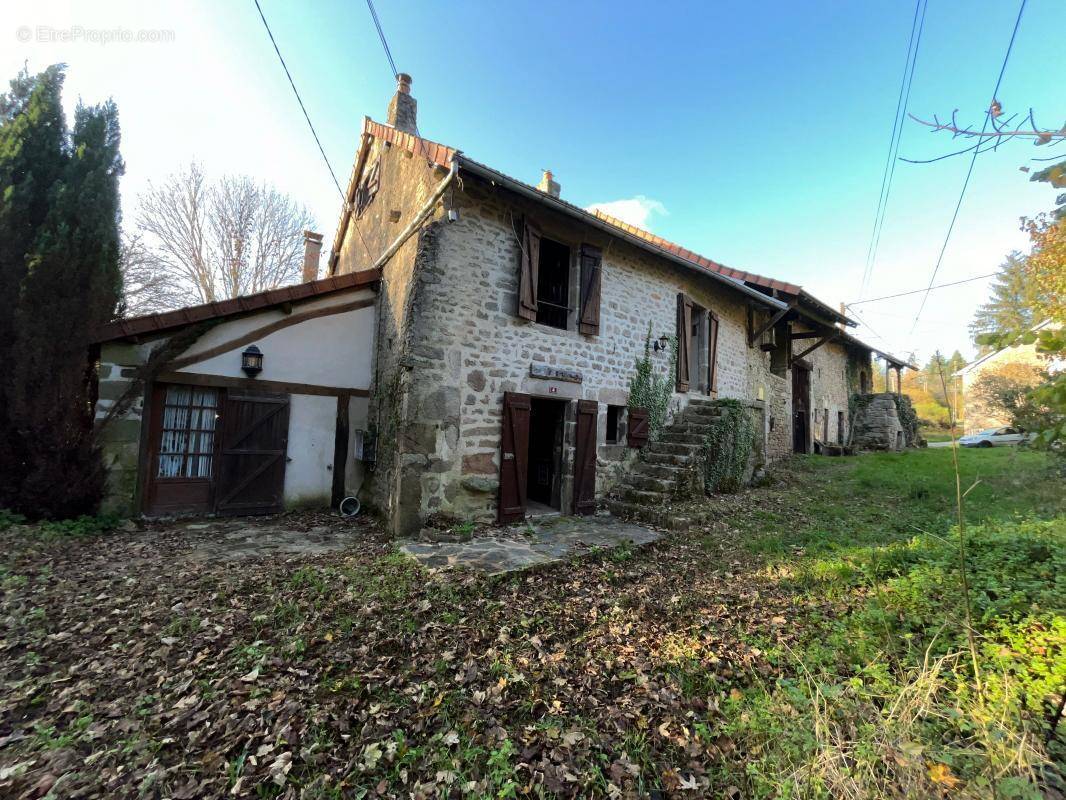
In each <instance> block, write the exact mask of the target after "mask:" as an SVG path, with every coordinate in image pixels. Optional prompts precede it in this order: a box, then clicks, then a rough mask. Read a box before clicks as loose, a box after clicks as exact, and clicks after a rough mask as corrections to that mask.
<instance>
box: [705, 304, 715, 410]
mask: <svg viewBox="0 0 1066 800" xmlns="http://www.w3.org/2000/svg"><path fill="white" fill-rule="evenodd" d="M707 323H708V331H707V364H708V367H707V369H708V370H709V372H708V375H707V394H709V395H711V397H717V396H718V315H717V314H715V313H714V312H713V311H708V312H707Z"/></svg>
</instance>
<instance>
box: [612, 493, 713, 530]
mask: <svg viewBox="0 0 1066 800" xmlns="http://www.w3.org/2000/svg"><path fill="white" fill-rule="evenodd" d="M607 508H608V509H609V510H610V512H611V513H612V514H614V515H615V516H616V517H618V518H620V519H628V520H633V521H635V522H642V523H644V524H645V525H653V526H655V527H657V528H663V529H665V530H668V531H686V530H688V528H689V526H690V525H691V524H692V521H691V520H690V519H689V518H688V517H686V516H684V515H682V514H673V513H671V512H670V511H668V510H666V509H664V508H663V507H662V506H655V507H649V506H642V505H639V504H636V503H627V502H626V501H624V500H608V501H607Z"/></svg>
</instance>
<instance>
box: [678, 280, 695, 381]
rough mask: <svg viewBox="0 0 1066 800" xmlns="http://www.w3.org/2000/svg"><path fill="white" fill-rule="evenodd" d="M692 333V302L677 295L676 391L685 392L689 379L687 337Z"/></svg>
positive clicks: (682, 293)
mask: <svg viewBox="0 0 1066 800" xmlns="http://www.w3.org/2000/svg"><path fill="white" fill-rule="evenodd" d="M691 331H692V300H691V299H689V298H688V296H686V295H685V293H684V292H678V293H677V391H679V392H687V391H688V387H689V383H690V382H691V378H690V376H689V368H688V347H689V337H690V336H691Z"/></svg>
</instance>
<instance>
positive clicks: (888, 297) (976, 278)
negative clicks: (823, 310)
mask: <svg viewBox="0 0 1066 800" xmlns="http://www.w3.org/2000/svg"><path fill="white" fill-rule="evenodd" d="M998 274H999V273H998V272H990V273H988V274H987V275H975V276H974V277H972V278H965V279H964V280H961V281H952V282H951V283H941V284H940V285H938V286H930V287H928V288H926V289H914V290H912V291H909V292H900V293H899V294H886V295H885V296H884V297H871V298H870V299H869V300H856V301H855V302H854V303H847V304H846V305H847V308H851V307H852V306H857V305H861V304H863V303H876V302H877V301H878V300H891V299H892V298H894V297H906V296H907V295H910V294H921V293H922V292H928V291H931V290H932V289H945V288H947V287H948V286H958V285H959V284H960V283H972V282H973V281H981V280H984V279H985V278H994V277H996V275H998Z"/></svg>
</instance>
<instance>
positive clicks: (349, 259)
mask: <svg viewBox="0 0 1066 800" xmlns="http://www.w3.org/2000/svg"><path fill="white" fill-rule="evenodd" d="M379 159H380V188H379V190H378V192H377V195H376V196H375V197H374V199H373V201H372V202H371V203H370V205H369V206H367V207H366V209H364V211H363V213H362V215H360V216H356V213H355V211H354V209H353V213H352V219H351V221H350V222H349V224H348V228H347V231H346V232H345V235H344V237H343V239H342V241H340V242H339V243H337V244H336V245H335V247H336V249H337V253H338V261H337V265H336V269H335V274H344V273H347V272H352V271H358V270H363V269H368V268H370V267H372V266H373V264H374V263H375V262H376V261H377V259H378V258H379V257H380V256H381V255H382V253H384V252H385V250H386V249H388V247H389V246H390V245H391V244H392V243H393V242H394V241H395V239H396V238H397V237H398V236H399V235H400V233H401V232H402V231H403V229H404V228H405V227H406V226H407V224H408V223H409V222H410V221H411V220H412V219H413V218H414V217H415V216H416V215H417V214H418V212H419V211H420V210H421V209H422V207H423V206H424V205H425V202H426V201H427V200H428V199H429V197H430V196H431V195H432V193H433V191H434V190H435V188H436V187H437V186H438V185H439V183H440V181H441V180H443V179H444V178H445V177H446V175H447V172H446V170H443V169H442V168H440V167H436V166H433V165H431V164H430V163H429V162H428V161H427V160H426V159H425V158H421V157H419V156H417V155H414V154H412V153H411V152H409V151H407V150H405V149H403V148H400V147H392V146H390V145H388V144H387V143H384V142H381V141H380V140H376V139H375V140H374V141H373V142H372V144H371V149H370V153H369V155H368V157H367V160H366V168H365V169H364V174H366V172H368V171H369V170H370V169H371V167H372V166H373V164H374V163H375V162H376V161H378V160H379ZM445 199H446V201H447V200H448V197H447V196H446V198H445ZM442 214H443V210H442V209H441V208H440V206H438V208H437V210H436V213H435V219H438V220H439V218H440V216H442ZM438 224H439V223H436V222H431V223H430V224H428V225H426V226H423V228H422V230H421V231H419V232H418V233H416V234H415V235H413V236H412V237H411V238H409V239H408V240H407V242H405V243H404V245H403V246H402V247H401V248H400V249H399V251H398V252H397V253H396V254H395V255H394V256H393V257H392V258H391V259H390V260H389V262H388V263H387V264H385V266H384V267H383V269H382V281H381V289H380V293H379V299H378V319H377V327H376V334H375V342H376V347H375V358H374V375H373V380H372V383H371V391H370V397H371V401H370V409H369V417H370V420H371V422H370V424H371V428H372V432H373V434H374V436H375V438H376V442H377V463H376V465H375V468H374V471H373V472H372V473H370V475H369V476H368V480H367V482H366V483H365V484H364V488H363V491H362V492H361V497H362V498H363V500H364V501H365V502H366V503H367V505H368V506H369V507H370V508H375V509H377V510H378V511H380V512H381V513H382V514H383V515H384V516H386V517H388V518H390V519H393V520H394V521H400V518H401V517H402V515H403V513H404V512H405V511H407V510H408V509H413V510H414V512H415V513H416V514H417V513H418V510H419V507H420V503H419V501H418V498H417V497H410V496H408V495H404V494H403V491H404V486H405V481H404V480H403V476H405V475H407V476H414V475H421V474H422V473H423V472H425V471H427V470H432V469H433V466H432V465H431V464H430V463H429V460H428V458H427V456H426V451H427V450H432V449H433V447H435V444H436V441H435V436H434V434H433V432H432V431H430V430H428V429H426V428H425V427H424V426H420V424H419V421H418V420H419V415H420V413H421V409H420V408H418V407H417V404H412V402H411V396H410V383H411V380H412V371H413V370H416V369H418V368H419V365H420V364H422V363H424V362H425V361H426V360H427V358H428V359H430V360H432V358H433V356H434V355H435V353H436V350H435V349H434V348H433V346H432V344H431V342H432V337H431V336H425V335H420V334H417V333H416V332H415V331H416V329H417V328H418V327H419V323H420V313H419V310H418V308H419V303H420V299H419V295H420V291H421V287H422V286H423V285H424V284H425V283H427V282H432V281H433V280H434V279H435V278H434V274H433V269H432V264H433V262H434V261H435V245H434V241H435V231H436V227H437V225H438ZM437 399H438V400H442V399H443V398H437ZM430 403H431V404H433V403H434V401H433V400H431V401H430ZM436 405H437V410H438V411H439V413H440V415H441V417H442V418H443V417H447V416H449V415H451V416H455V412H453V411H448V410H447V409H445V408H443V407H440V405H439V403H437V404H436ZM427 436H428V437H429V439H428V440H427V438H426V437H427ZM410 483H411V481H410V480H407V481H406V484H410ZM400 524H401V525H402V524H405V523H403V522H402V521H400ZM408 527H409V526H408Z"/></svg>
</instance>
